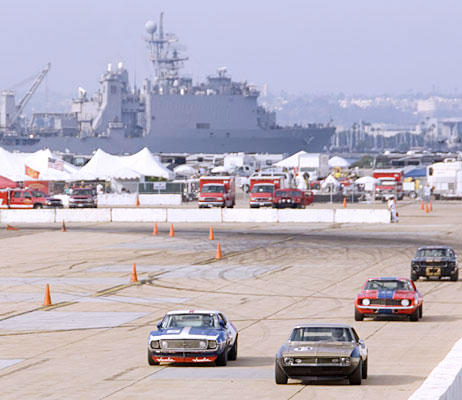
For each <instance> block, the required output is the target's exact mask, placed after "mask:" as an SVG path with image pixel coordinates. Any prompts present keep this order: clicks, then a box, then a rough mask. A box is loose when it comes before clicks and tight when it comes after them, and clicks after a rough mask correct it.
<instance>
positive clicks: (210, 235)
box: [209, 226, 215, 240]
mask: <svg viewBox="0 0 462 400" xmlns="http://www.w3.org/2000/svg"><path fill="white" fill-rule="evenodd" d="M209 240H215V236H214V235H213V227H212V226H211V227H210V232H209Z"/></svg>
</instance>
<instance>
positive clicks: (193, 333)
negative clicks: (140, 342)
mask: <svg viewBox="0 0 462 400" xmlns="http://www.w3.org/2000/svg"><path fill="white" fill-rule="evenodd" d="M221 333H222V330H220V329H216V328H191V327H185V328H169V329H161V330H158V331H152V332H151V334H150V336H151V338H152V339H161V338H163V339H200V338H206V337H207V338H210V337H212V338H216V337H218V336H219V335H220V334H221Z"/></svg>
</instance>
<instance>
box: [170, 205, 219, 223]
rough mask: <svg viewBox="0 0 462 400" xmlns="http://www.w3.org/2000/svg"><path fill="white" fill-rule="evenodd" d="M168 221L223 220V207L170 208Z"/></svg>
mask: <svg viewBox="0 0 462 400" xmlns="http://www.w3.org/2000/svg"><path fill="white" fill-rule="evenodd" d="M167 221H168V222H222V217H221V208H210V209H196V208H169V209H167Z"/></svg>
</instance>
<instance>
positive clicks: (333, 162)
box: [329, 156, 350, 168]
mask: <svg viewBox="0 0 462 400" xmlns="http://www.w3.org/2000/svg"><path fill="white" fill-rule="evenodd" d="M349 166H350V163H349V162H348V161H347V160H345V159H344V158H343V157H339V156H334V157H332V158H331V159H330V160H329V167H331V168H334V167H340V168H348V167H349Z"/></svg>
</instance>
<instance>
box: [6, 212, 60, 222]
mask: <svg viewBox="0 0 462 400" xmlns="http://www.w3.org/2000/svg"><path fill="white" fill-rule="evenodd" d="M0 222H3V223H5V224H11V223H18V222H25V223H28V222H41V223H47V222H55V210H51V209H49V210H43V209H42V210H40V209H39V210H33V209H31V210H2V211H1V213H0Z"/></svg>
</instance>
